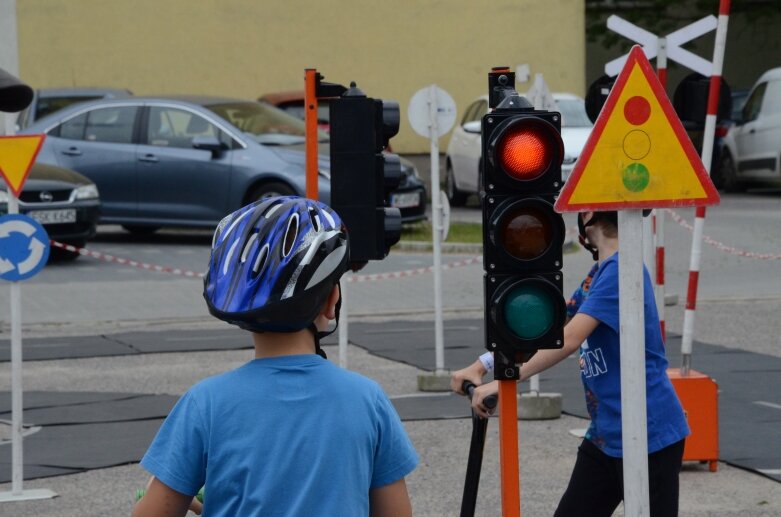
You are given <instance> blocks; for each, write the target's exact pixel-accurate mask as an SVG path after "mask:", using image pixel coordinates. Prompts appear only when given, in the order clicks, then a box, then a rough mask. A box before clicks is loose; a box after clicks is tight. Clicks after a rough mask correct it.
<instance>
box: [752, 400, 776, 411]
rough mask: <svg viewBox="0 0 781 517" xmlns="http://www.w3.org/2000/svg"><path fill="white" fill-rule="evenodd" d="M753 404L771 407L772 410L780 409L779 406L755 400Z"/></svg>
mask: <svg viewBox="0 0 781 517" xmlns="http://www.w3.org/2000/svg"><path fill="white" fill-rule="evenodd" d="M753 403H754V404H757V405H758V406H767V407H772V408H773V409H781V404H774V403H772V402H765V401H763V400H755V401H754V402H753Z"/></svg>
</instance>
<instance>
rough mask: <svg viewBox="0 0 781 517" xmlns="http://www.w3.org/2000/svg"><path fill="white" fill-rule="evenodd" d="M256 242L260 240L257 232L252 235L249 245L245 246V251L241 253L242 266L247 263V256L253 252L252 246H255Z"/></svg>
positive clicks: (248, 240)
mask: <svg viewBox="0 0 781 517" xmlns="http://www.w3.org/2000/svg"><path fill="white" fill-rule="evenodd" d="M256 240H258V234H257V232H256V233H253V234H252V235H250V237H249V239H247V244H245V245H244V251H242V252H241V263H242V264H244V263H245V262H246V261H247V255H249V252H250V251H251V250H252V245H253V244H255V241H256Z"/></svg>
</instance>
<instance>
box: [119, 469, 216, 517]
mask: <svg viewBox="0 0 781 517" xmlns="http://www.w3.org/2000/svg"><path fill="white" fill-rule="evenodd" d="M192 503H198V506H197V507H196V508H192V510H193V511H195V513H196V514H198V515H200V513H201V512H200V510H201V507H200V502H199V501H198V500H197V499H195V498H194V497H193V496H190V495H186V494H182V493H180V492H177V491H176V490H174V489H172V488H170V487H169V486H168V485H166V484H165V483H162V482H160V481H159V480H157V478H155V477H152V478H151V479H150V480H149V483H147V486H146V494H144V497H142V498H141V499H140V500H139V501H138V502H137V503H136V506H135V507H134V508H133V514H132V517H182V516H184V515H187V510H189V509H191V504H192Z"/></svg>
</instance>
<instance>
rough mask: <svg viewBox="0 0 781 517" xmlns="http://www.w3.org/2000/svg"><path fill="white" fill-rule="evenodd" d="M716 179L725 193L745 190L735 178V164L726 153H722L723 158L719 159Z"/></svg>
mask: <svg viewBox="0 0 781 517" xmlns="http://www.w3.org/2000/svg"><path fill="white" fill-rule="evenodd" d="M717 179H718V183H720V184H721V187H722V188H723V189H724V190H725V191H726V192H743V191H745V190H746V187H745V186H744V185H743V184H742V183H741V182H740V180H738V178H737V172H736V171H735V162H734V161H733V160H732V156H730V155H729V154H728V153H724V156H722V157H721V162H720V163H719V171H718V174H717ZM717 186H718V185H717Z"/></svg>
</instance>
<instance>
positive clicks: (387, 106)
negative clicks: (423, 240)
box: [330, 83, 401, 264]
mask: <svg viewBox="0 0 781 517" xmlns="http://www.w3.org/2000/svg"><path fill="white" fill-rule="evenodd" d="M330 112H331V113H330V124H331V130H330V132H331V207H332V208H333V209H334V210H335V211H336V213H338V214H339V216H340V217H341V218H342V220H343V221H344V223H345V225H346V226H347V231H348V233H349V235H350V262H351V263H353V264H356V263H362V262H366V261H369V260H380V259H383V258H385V257H386V256H387V255H388V252H389V251H390V247H391V246H393V245H394V244H396V243H397V242H398V241H399V239H400V237H401V213H400V211H399V209H398V208H391V207H389V206H388V200H389V198H390V192H391V191H393V190H394V189H396V188H397V187H398V186H399V183H400V181H401V163H400V161H399V157H398V156H397V155H395V154H392V153H386V152H384V149H385V148H386V147H387V146H388V142H389V140H390V139H391V138H392V137H393V136H395V135H396V134H397V133H398V132H399V120H400V113H399V105H398V103H397V102H394V101H383V100H380V99H372V98H370V97H367V96H366V95H365V94H364V93H363V92H362V91H361V90H359V89H358V88H357V87H356V86H355V83H352V84H351V85H350V88H349V89H347V91H345V92H344V93H343V94H342V95H341V96H340V97H338V98H335V99H333V100H332V101H331V102H330Z"/></svg>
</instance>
